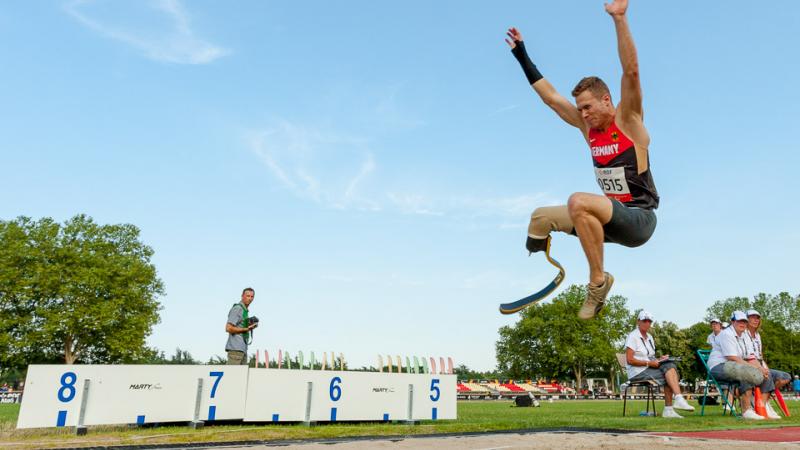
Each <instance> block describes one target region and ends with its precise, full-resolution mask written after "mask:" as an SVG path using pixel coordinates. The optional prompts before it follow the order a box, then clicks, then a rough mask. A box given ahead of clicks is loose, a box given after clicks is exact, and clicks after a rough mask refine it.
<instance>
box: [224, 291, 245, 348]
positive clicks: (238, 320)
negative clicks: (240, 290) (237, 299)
mask: <svg viewBox="0 0 800 450" xmlns="http://www.w3.org/2000/svg"><path fill="white" fill-rule="evenodd" d="M244 312H245V310H244V306H242V304H241V303H237V304H235V305H233V307H232V308H231V310H230V312H229V313H228V323H229V324H231V325H233V326H235V327H238V328H245V324H244V315H245V314H244ZM244 338H245V333H236V334H231V333H228V342H227V343H226V344H225V350H226V351H228V350H237V351H240V352H244V353H247V342H245V340H244Z"/></svg>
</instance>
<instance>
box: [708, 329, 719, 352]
mask: <svg viewBox="0 0 800 450" xmlns="http://www.w3.org/2000/svg"><path fill="white" fill-rule="evenodd" d="M720 333H722V330H720ZM706 342H708V345H710V346H711V348H714V346H715V345H717V335H716V334H714V332H713V331H712V332H711V334H709V335H708V338H707V339H706Z"/></svg>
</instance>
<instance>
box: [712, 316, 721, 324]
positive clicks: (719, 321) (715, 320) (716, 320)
mask: <svg viewBox="0 0 800 450" xmlns="http://www.w3.org/2000/svg"><path fill="white" fill-rule="evenodd" d="M714 322H717V323H718V324H720V325H722V321H721V320H719V319H717V318H716V317H712V318H711V321H710V322H709V323H714Z"/></svg>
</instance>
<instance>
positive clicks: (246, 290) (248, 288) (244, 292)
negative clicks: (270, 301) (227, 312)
mask: <svg viewBox="0 0 800 450" xmlns="http://www.w3.org/2000/svg"><path fill="white" fill-rule="evenodd" d="M248 292H252V293H253V295H256V291H255V289H253V288H251V287H246V288H244V289H243V290H242V295H244V294H246V293H248Z"/></svg>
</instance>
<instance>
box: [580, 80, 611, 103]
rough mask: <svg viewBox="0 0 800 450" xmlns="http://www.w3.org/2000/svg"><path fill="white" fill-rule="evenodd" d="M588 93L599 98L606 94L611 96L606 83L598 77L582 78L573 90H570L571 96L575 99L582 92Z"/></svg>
mask: <svg viewBox="0 0 800 450" xmlns="http://www.w3.org/2000/svg"><path fill="white" fill-rule="evenodd" d="M587 90H588V91H589V92H591V93H592V94H594V96H595V97H597V98H600V97H602V96H604V95H606V94H609V95H610V94H611V92H610V91H609V90H608V86H606V83H605V82H604V81H603V80H601V79H600V78H599V77H584V78H583V79H582V80H581V81H579V82H578V84H576V85H575V89H573V90H572V96H573V97H577V96H579V95H580V94H581V92H583V91H587Z"/></svg>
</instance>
